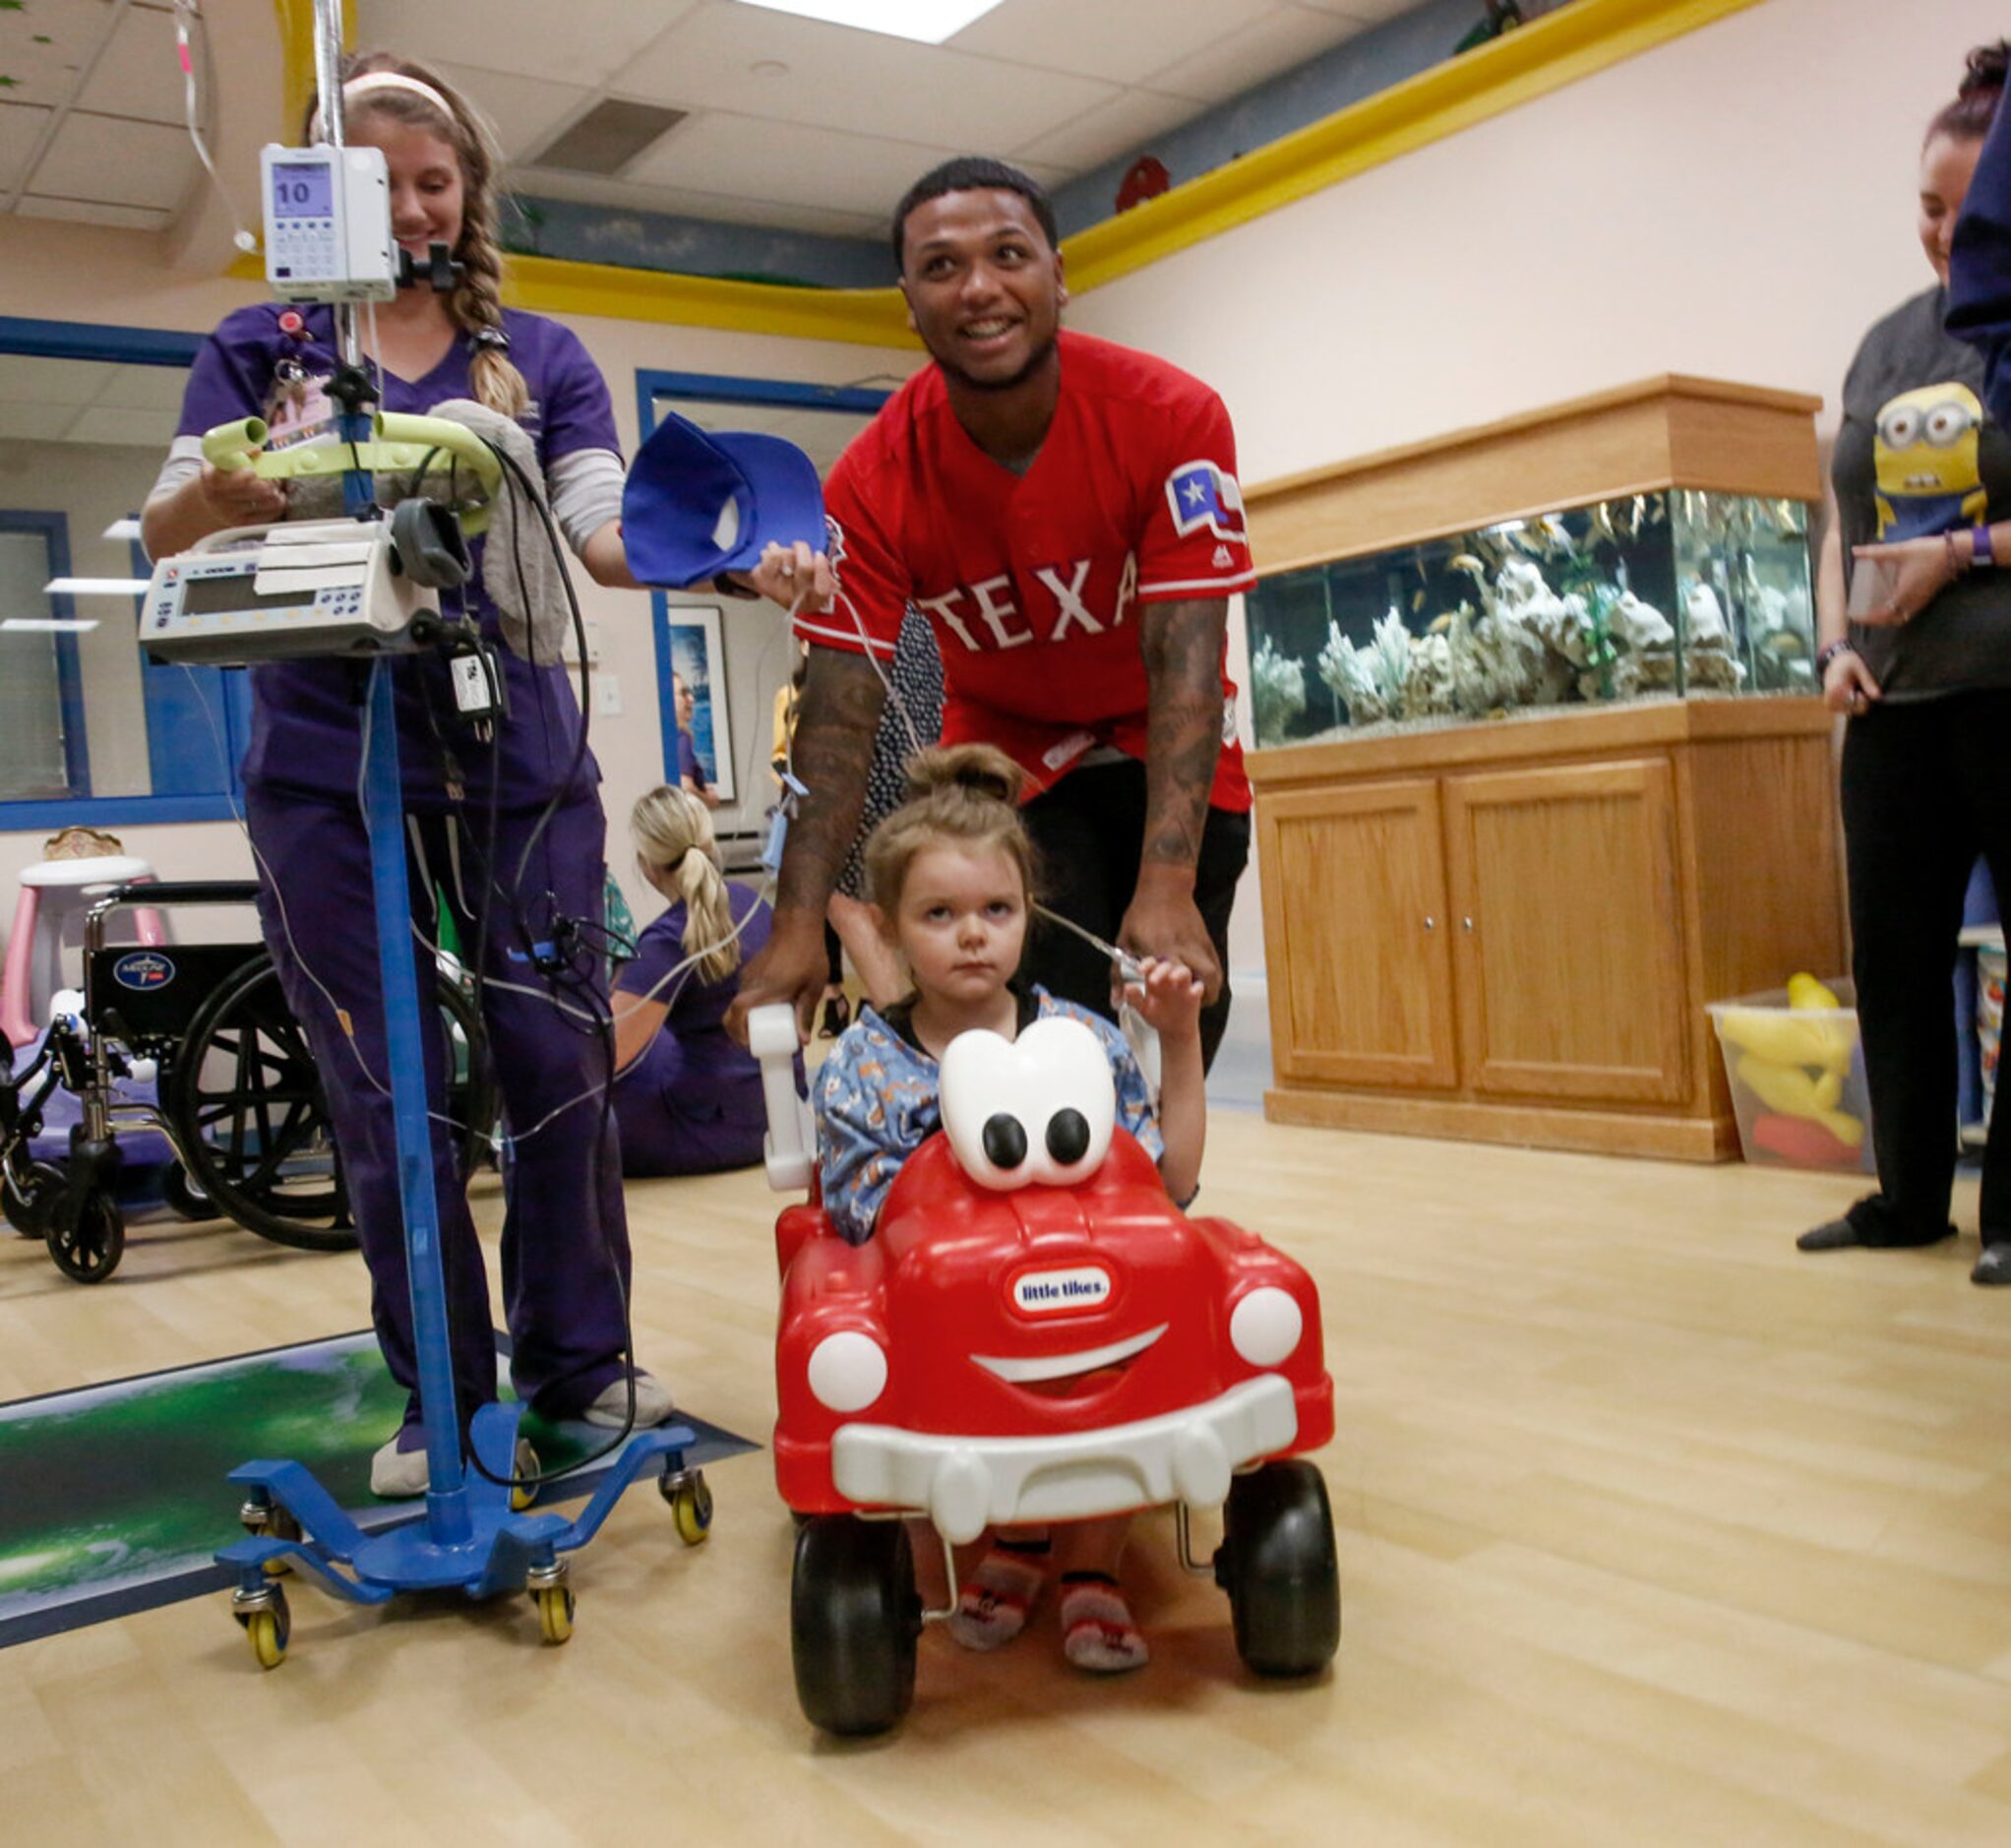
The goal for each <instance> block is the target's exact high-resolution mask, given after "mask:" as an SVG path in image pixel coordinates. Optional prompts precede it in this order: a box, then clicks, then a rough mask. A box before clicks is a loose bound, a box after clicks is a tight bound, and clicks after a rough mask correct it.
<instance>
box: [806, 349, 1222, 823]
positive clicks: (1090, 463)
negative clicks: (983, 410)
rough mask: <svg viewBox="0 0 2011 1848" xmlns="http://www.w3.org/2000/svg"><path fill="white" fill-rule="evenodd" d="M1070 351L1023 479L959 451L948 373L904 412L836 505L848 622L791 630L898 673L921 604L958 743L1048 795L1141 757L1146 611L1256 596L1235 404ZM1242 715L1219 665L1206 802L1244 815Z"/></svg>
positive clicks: (1151, 366)
mask: <svg viewBox="0 0 2011 1848" xmlns="http://www.w3.org/2000/svg"><path fill="white" fill-rule="evenodd" d="M1060 339H1061V362H1062V386H1061V400H1060V402H1059V403H1058V404H1057V405H1056V408H1055V420H1054V423H1053V425H1052V427H1051V428H1050V429H1049V431H1048V436H1047V440H1046V442H1045V443H1043V444H1042V445H1041V450H1040V454H1039V455H1038V456H1037V457H1035V459H1034V462H1033V465H1032V466H1031V467H1030V468H1029V469H1028V470H1027V471H1026V473H1025V474H1024V475H1015V474H1013V473H1012V472H1011V470H1010V469H1007V468H1005V467H1003V466H1001V464H999V463H998V462H994V461H993V460H992V459H991V458H990V457H989V456H987V455H986V454H985V453H984V451H982V450H981V449H979V448H978V446H977V445H976V444H975V443H973V442H972V441H971V439H970V437H969V436H968V435H967V434H965V431H964V428H963V426H962V425H961V424H960V423H958V422H957V420H956V414H955V412H954V411H952V410H951V409H950V406H949V398H948V394H947V392H946V390H945V387H944V383H943V375H942V374H941V372H939V371H938V370H937V368H936V367H934V366H931V367H929V368H928V369H927V370H926V371H924V372H921V373H918V374H916V375H915V377H913V378H912V379H910V380H909V381H908V382H907V384H906V385H904V386H903V387H902V388H901V389H900V391H898V392H897V393H896V394H895V395H894V396H893V398H892V399H891V400H889V401H888V402H887V403H886V405H885V406H884V408H883V409H882V410H881V411H880V413H879V415H878V416H876V417H875V418H874V420H873V422H872V423H871V424H870V425H868V427H867V428H866V429H865V430H864V431H863V432H862V433H861V434H860V435H859V436H858V437H857V438H856V439H854V441H853V442H852V444H851V446H850V448H848V449H847V450H846V451H845V453H844V455H843V456H842V457H840V458H839V460H838V464H837V466H836V467H835V468H834V469H833V470H832V471H831V477H830V479H829V481H828V482H826V483H825V486H824V507H825V511H826V513H827V515H828V517H829V526H830V556H831V562H832V565H833V566H834V568H835V570H836V573H837V578H838V585H839V595H838V599H837V603H836V606H835V607H834V608H833V609H832V610H830V611H828V612H827V613H823V614H811V613H805V614H803V615H799V616H798V618H797V621H796V627H797V631H798V633H799V634H801V635H804V636H807V637H808V638H809V639H810V640H812V641H814V642H819V643H823V644H826V645H828V646H829V647H839V648H849V649H851V650H852V651H853V652H855V653H856V652H859V651H860V650H861V649H862V648H865V647H871V649H872V651H873V652H874V653H876V654H878V655H881V656H883V657H884V656H887V655H890V654H891V653H892V652H893V645H894V639H895V637H896V636H897V635H898V634H899V633H900V626H901V615H902V611H903V609H904V608H905V606H906V605H907V604H909V603H913V604H914V605H915V607H916V608H917V609H919V610H921V611H922V612H923V613H924V614H925V615H927V616H928V617H929V619H930V621H931V622H932V624H933V625H934V627H935V630H936V640H937V645H938V646H939V647H941V649H942V651H943V679H944V689H945V700H944V713H943V737H944V742H945V743H946V744H948V743H959V742H963V741H966V740H970V739H983V740H985V741H986V742H988V743H991V744H996V745H999V746H1000V747H1001V748H1003V749H1004V750H1005V751H1006V752H1007V753H1008V754H1009V755H1010V756H1011V757H1013V758H1014V759H1015V760H1017V761H1018V763H1019V764H1021V765H1022V766H1023V767H1024V768H1025V769H1026V770H1027V772H1028V773H1029V775H1030V776H1031V777H1032V779H1033V784H1034V787H1035V788H1036V789H1040V788H1045V787H1047V786H1048V785H1049V784H1051V783H1053V782H1054V781H1055V780H1056V779H1057V778H1058V777H1060V776H1061V775H1062V774H1063V773H1064V772H1065V771H1066V770H1067V769H1068V768H1069V767H1070V766H1071V765H1073V764H1075V763H1076V762H1078V761H1079V760H1080V759H1081V757H1082V756H1083V754H1084V753H1085V752H1088V751H1090V750H1093V749H1097V748H1100V747H1106V746H1114V747H1116V748H1117V749H1118V750H1120V751H1123V752H1124V753H1125V754H1126V755H1127V756H1129V757H1134V758H1141V759H1142V758H1143V757H1144V755H1145V703H1146V684H1145V665H1144V662H1143V660H1142V659H1141V658H1140V656H1139V652H1138V634H1137V624H1138V605H1139V604H1141V603H1154V602H1171V601H1174V600H1177V599H1181V598H1189V597H1218V596H1227V595H1229V594H1230V593H1231V592H1233V591H1237V590H1247V589H1248V588H1249V586H1250V585H1252V584H1254V583H1255V582H1256V577H1255V574H1254V573H1253V572H1252V571H1251V569H1250V562H1249V540H1248V539H1247V538H1246V537H1245V534H1244V525H1243V496H1242V494H1241V492H1240V491H1239V490H1238V488H1237V484H1236V438H1235V435H1234V433H1233V432H1232V431H1231V429H1230V427H1229V413H1228V412H1227V411H1226V410H1224V409H1223V407H1222V400H1220V399H1219V398H1217V397H1216V396H1215V394H1214V393H1213V392H1211V391H1210V390H1209V389H1208V388H1207V387H1206V386H1205V385H1203V384H1201V383H1200V381H1199V380H1198V379H1193V378H1190V377H1188V374H1186V373H1185V372H1182V371H1180V370H1179V369H1178V368H1176V367H1173V366H1170V365H1167V364H1166V363H1165V362H1164V361H1163V360H1159V359H1154V358H1152V357H1151V356H1150V355H1149V354H1146V353H1138V352H1133V351H1131V350H1130V349H1129V348H1127V347H1124V346H1117V345H1113V344H1112V343H1111V342H1110V341H1108V340H1100V339H1093V338H1091V337H1090V336H1088V335H1084V334H1072V333H1068V332H1064V333H1063V334H1062V335H1061V337H1060ZM1225 655H1226V649H1225ZM1234 698H1235V689H1234V687H1232V686H1231V684H1230V681H1229V677H1228V673H1227V671H1226V666H1225V670H1224V673H1223V677H1222V700H1223V727H1222V734H1223V749H1222V756H1221V759H1220V762H1219V764H1218V766H1217V769H1216V772H1215V786H1214V789H1213V791H1212V793H1211V796H1210V800H1211V801H1212V802H1213V803H1214V804H1215V806H1216V807H1218V808H1224V809H1236V810H1243V809H1248V808H1249V783H1248V782H1247V781H1246V780H1245V778H1244V773H1243V751H1242V747H1241V746H1240V745H1238V744H1237V742H1236V739H1235V730H1234V723H1233V717H1234V711H1235V708H1234V704H1233V702H1234Z"/></svg>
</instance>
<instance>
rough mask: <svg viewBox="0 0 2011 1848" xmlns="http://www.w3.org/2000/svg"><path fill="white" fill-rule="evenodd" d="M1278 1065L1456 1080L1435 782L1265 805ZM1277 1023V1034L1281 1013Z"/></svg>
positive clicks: (1322, 793) (1438, 1083) (1315, 1074)
mask: <svg viewBox="0 0 2011 1848" xmlns="http://www.w3.org/2000/svg"><path fill="white" fill-rule="evenodd" d="M1260 826H1261V827H1262V829H1263V831H1264V833H1263V844H1262V845H1260V846H1259V848H1258V852H1259V854H1261V855H1263V856H1264V860H1265V864H1267V865H1272V866H1275V867H1277V869H1278V878H1277V880H1276V881H1275V882H1273V883H1271V884H1267V885H1266V887H1265V906H1264V911H1265V927H1266V931H1267V933H1268V934H1269V935H1270V936H1271V937H1272V938H1273V939H1274V940H1275V941H1277V942H1278V943H1279V944H1280V945H1281V946H1282V947H1283V950H1284V956H1283V959H1282V961H1281V962H1280V963H1279V964H1277V967H1278V969H1279V971H1280V974H1281V975H1282V977H1283V979H1282V980H1274V981H1273V982H1272V983H1271V1008H1272V1016H1273V1029H1272V1030H1273V1043H1274V1044H1276V1045H1277V1046H1279V1047H1281V1048H1284V1049H1286V1050H1283V1051H1282V1052H1281V1053H1280V1057H1279V1063H1278V1072H1279V1075H1280V1076H1281V1077H1288V1076H1289V1077H1291V1078H1311V1079H1314V1080H1325V1081H1329V1082H1333V1083H1341V1084H1393V1085H1417V1086H1422V1087H1426V1088H1434V1087H1435V1088H1438V1089H1449V1088H1450V1087H1451V1086H1452V1085H1453V1084H1455V1083H1456V1082H1457V1081H1458V1078H1459V1074H1458V1069H1457V1066H1456V1063H1455V1060H1454V1054H1453V1025H1452V988H1451V980H1450V976H1451V964H1450V958H1449V954H1448V949H1447V946H1448V944H1449V942H1450V939H1451V932H1450V931H1449V930H1448V929H1447V922H1446V905H1445V866H1444V859H1443V856H1442V853H1441V850H1440V845H1439V840H1440V821H1439V796H1438V786H1437V784H1436V783H1435V782H1433V781H1405V782H1385V783H1377V784H1374V785H1372V786H1371V787H1369V788H1364V789H1339V790H1317V791H1295V792H1292V793H1289V794H1285V795H1281V796H1280V797H1279V798H1278V800H1277V801H1276V802H1275V803H1272V804H1270V805H1268V806H1267V807H1266V808H1265V809H1264V811H1263V812H1262V816H1261V821H1260ZM1281 1019H1282V1021H1283V1024H1284V1031H1283V1032H1282V1033H1280V1032H1279V1031H1278V1028H1277V1022H1278V1021H1279V1020H1281Z"/></svg>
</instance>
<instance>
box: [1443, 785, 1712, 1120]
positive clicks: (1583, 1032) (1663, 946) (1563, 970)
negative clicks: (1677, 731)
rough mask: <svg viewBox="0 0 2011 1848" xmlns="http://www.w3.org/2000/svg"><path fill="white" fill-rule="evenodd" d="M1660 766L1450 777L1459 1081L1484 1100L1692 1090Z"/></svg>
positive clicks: (1666, 795)
mask: <svg viewBox="0 0 2011 1848" xmlns="http://www.w3.org/2000/svg"><path fill="white" fill-rule="evenodd" d="M1674 785H1675V779H1674V776H1673V775H1672V773H1671V770H1670V766H1669V763H1668V762H1667V760H1665V759H1659V758H1658V759H1638V758H1637V759H1632V760H1622V761H1621V762H1618V763H1606V764H1591V765H1572V766H1564V767H1560V768H1556V769H1551V770H1499V771H1494V772H1493V773H1491V774H1483V775H1474V776H1453V777H1448V778H1447V779H1446V783H1445V824H1446V845H1447V855H1448V860H1449V863H1450V867H1451V874H1452V879H1451V895H1452V908H1453V910H1454V912H1455V913H1456V914H1457V919H1458V932H1457V935H1456V936H1455V938H1454V942H1455V944H1456V945H1457V951H1456V956H1457V974H1458V991H1459V1017H1460V1030H1461V1035H1462V1038H1463V1040H1464V1042H1465V1046H1466V1068H1465V1076H1466V1080H1467V1082H1468V1083H1469V1084H1471V1085H1472V1087H1473V1088H1474V1090H1475V1091H1476V1092H1478V1093H1480V1094H1481V1095H1483V1096H1502V1097H1586V1098H1608V1099H1615V1098H1626V1099H1642V1100H1651V1099H1660V1100H1663V1101H1673V1100H1675V1099H1676V1098H1679V1097H1681V1095H1682V1094H1683V1091H1684V1089H1685V1087H1686V1086H1687V1084H1688V1081H1689V1060H1688V1056H1687V1051H1686V1047H1685V1044H1684V1037H1685V1036H1684V1033H1683V1022H1682V1011H1681V1007H1680V1005H1679V1002H1680V997H1679V994H1678V991H1677V990H1676V987H1675V986H1674V985H1673V984H1672V983H1671V982H1670V981H1669V980H1668V979H1667V973H1668V971H1670V970H1672V969H1676V968H1679V967H1680V966H1681V964H1682V933H1681V927H1680V924H1679V922H1678V919H1679V916H1680V910H1679V905H1678V893H1677V890H1676V796H1675V786H1674Z"/></svg>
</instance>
